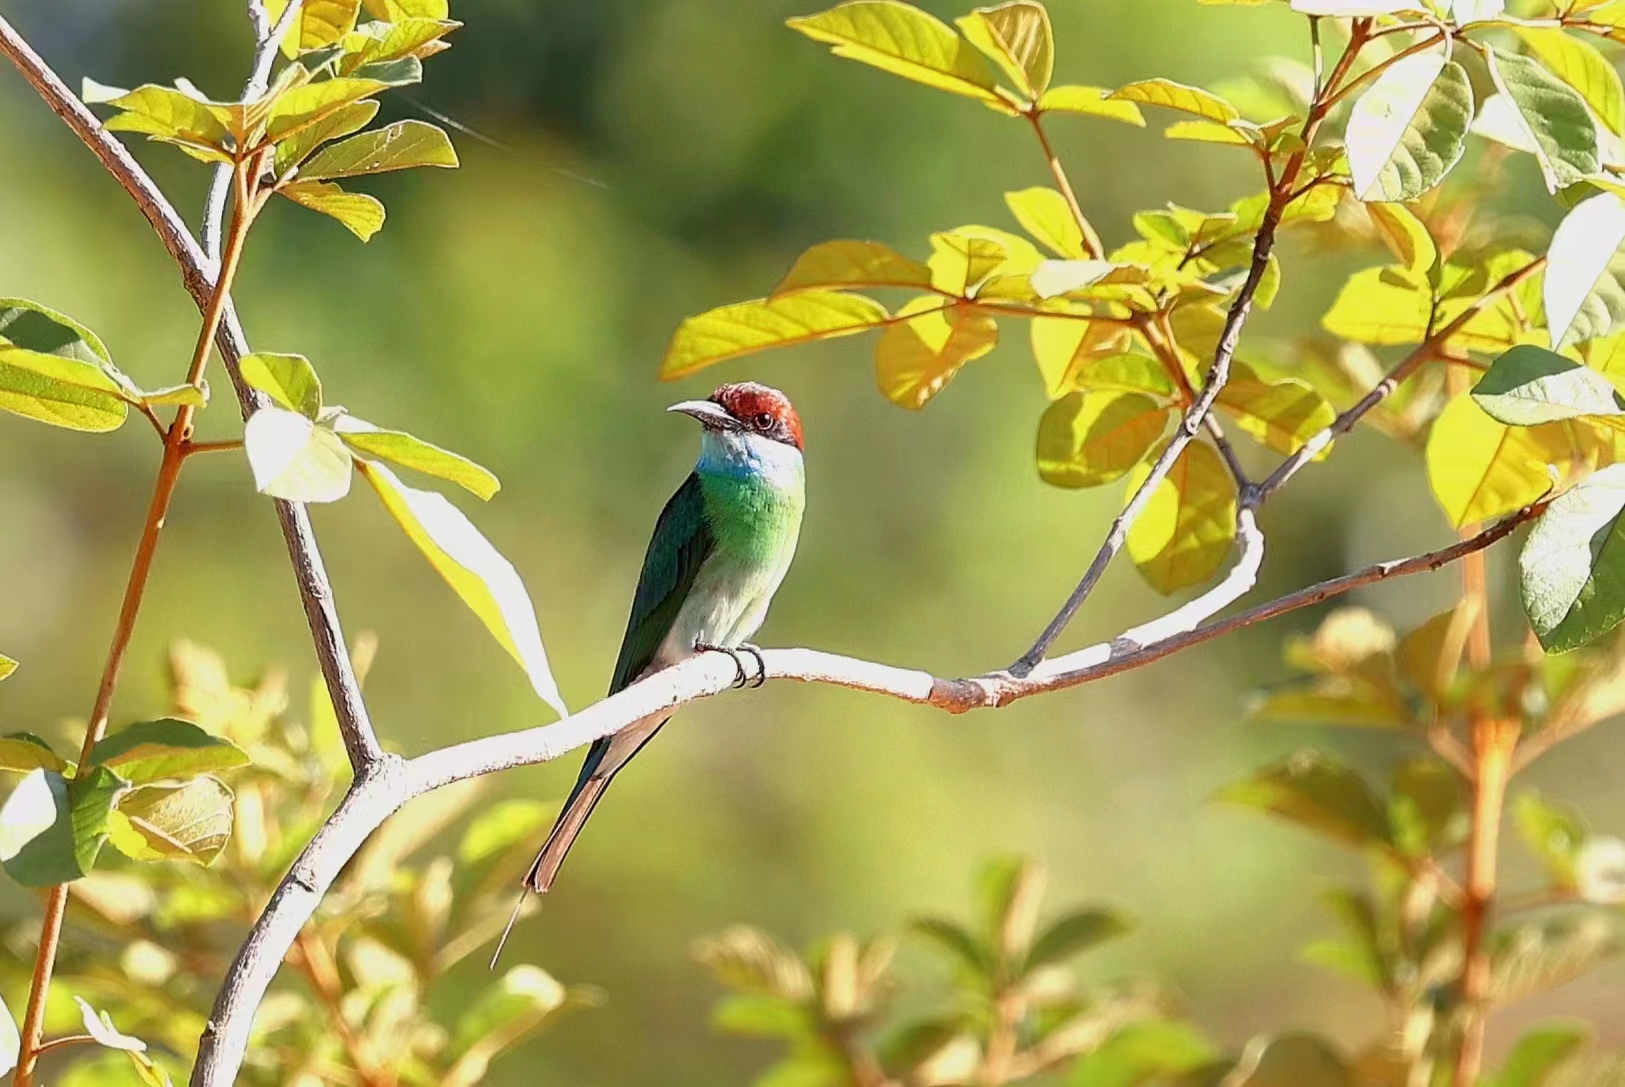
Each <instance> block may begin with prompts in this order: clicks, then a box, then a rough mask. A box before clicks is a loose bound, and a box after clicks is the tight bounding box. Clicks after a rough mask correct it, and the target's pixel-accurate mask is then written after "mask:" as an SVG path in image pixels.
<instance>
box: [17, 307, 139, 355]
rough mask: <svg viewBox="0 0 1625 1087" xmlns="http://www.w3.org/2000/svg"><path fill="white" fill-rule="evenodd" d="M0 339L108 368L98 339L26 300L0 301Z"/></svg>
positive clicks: (69, 319) (104, 351) (82, 327)
mask: <svg viewBox="0 0 1625 1087" xmlns="http://www.w3.org/2000/svg"><path fill="white" fill-rule="evenodd" d="M0 337H3V338H5V339H6V340H8V341H10V342H11V343H13V344H15V345H16V346H18V347H23V348H27V349H28V350H29V351H38V352H40V353H41V354H43V355H60V356H62V357H63V358H66V359H78V360H79V361H80V362H88V363H92V364H94V365H97V366H102V365H111V364H112V361H113V356H112V354H111V353H110V352H109V351H108V350H107V345H106V344H104V343H102V341H101V337H99V336H97V335H96V334H95V333H94V332H92V331H90V329H88V328H86V327H85V326H84V325H82V324H80V323H79V322H78V321H75V320H74V319H73V318H71V317H66V316H64V315H62V314H60V313H58V312H57V311H56V310H53V309H47V308H46V307H44V306H42V305H40V304H39V303H38V302H30V301H28V300H27V299H26V298H0Z"/></svg>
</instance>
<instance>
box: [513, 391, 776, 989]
mask: <svg viewBox="0 0 1625 1087" xmlns="http://www.w3.org/2000/svg"><path fill="white" fill-rule="evenodd" d="M666 410H667V411H672V412H678V413H680V414H683V415H688V416H691V417H692V418H694V419H696V420H698V422H699V424H700V428H701V429H700V455H699V460H698V461H696V462H695V465H694V470H693V472H691V473H690V474H689V476H688V478H687V479H685V480H684V481H683V484H682V486H680V487H678V488H677V492H676V493H675V494H673V495H672V496H671V499H670V500H669V501H668V502H667V503H666V506H665V508H664V509H662V510H661V511H660V518H659V520H657V521H656V522H655V529H654V535H653V536H652V537H651V538H650V540H649V547H648V551H647V552H646V553H645V555H644V558H643V571H642V573H641V574H640V575H639V577H638V586H637V590H636V591H635V592H634V593H633V596H632V611H631V615H630V616H629V618H628V619H627V622H626V633H625V635H624V636H623V638H622V640H621V651H620V655H619V657H617V658H616V661H615V672H614V675H613V677H612V678H611V680H610V683H609V693H610V694H615V693H616V692H617V691H620V690H622V689H624V688H626V687H628V686H630V685H631V684H633V683H635V682H637V681H638V680H640V679H642V678H643V677H645V676H647V675H650V674H651V673H654V672H658V671H660V670H661V669H662V668H669V667H671V666H672V665H674V664H676V663H677V662H679V661H682V660H687V659H688V658H690V657H692V656H695V655H697V654H700V653H706V652H721V653H727V654H728V655H729V656H731V657H733V659H734V666H735V668H736V670H737V674H736V675H735V677H734V686H736V687H743V686H744V685H745V682H746V679H747V671H746V666H745V662H744V659H743V656H742V654H747V653H748V654H750V655H752V656H754V658H755V665H756V685H757V686H760V685H761V683H763V682H765V680H766V675H767V670H766V666H765V664H764V662H763V661H762V656H761V651H760V650H759V649H758V648H757V647H756V646H755V645H753V644H751V643H750V641H749V640H748V639H749V638H750V637H751V635H753V634H755V633H756V631H757V630H758V629H760V627H761V625H762V621H763V620H764V619H765V618H766V617H767V609H768V605H769V604H771V603H772V601H773V595H774V593H776V592H777V591H778V588H779V585H780V584H781V583H782V582H783V581H784V577H785V574H786V573H788V572H789V569H790V561H791V559H792V558H793V557H794V556H795V551H796V542H797V540H798V539H799V537H800V534H801V518H802V512H803V510H804V509H805V506H806V477H805V471H804V464H803V453H804V450H805V445H804V441H803V438H802V430H801V419H800V417H799V416H798V415H797V414H796V410H795V408H794V407H793V406H792V405H791V403H790V399H789V398H788V397H787V396H785V395H784V394H783V393H782V392H780V391H779V390H777V389H774V388H771V387H769V386H767V385H762V384H758V383H756V382H752V381H746V382H737V383H734V384H728V385H723V386H721V387H720V388H718V389H717V390H716V391H715V392H714V393H712V394H711V395H710V396H709V397H707V398H706V399H704V400H685V401H683V402H682V403H679V404H673V405H671V407H669V408H667V409H666ZM671 714H672V711H670V710H661V711H660V712H659V713H656V714H652V715H650V716H648V717H645V718H642V719H640V720H637V721H634V722H632V723H631V724H630V725H627V726H625V727H624V728H622V729H620V730H619V731H618V732H615V733H614V734H612V735H610V736H606V737H604V738H603V739H600V740H598V741H596V742H594V743H593V745H592V747H591V749H590V750H589V751H588V753H587V758H586V761H585V762H584V763H583V764H582V767H581V773H580V775H579V776H578V777H577V778H576V783H575V788H574V789H572V790H571V792H570V795H569V797H568V799H566V800H565V802H564V807H563V809H562V810H561V811H560V812H559V815H558V819H557V821H556V822H555V823H554V825H553V830H552V832H551V833H550V834H549V835H548V836H547V840H546V842H545V843H544V844H543V845H542V848H541V851H540V852H538V853H537V854H536V860H535V863H533V864H532V865H531V867H530V871H529V872H527V873H526V874H525V879H524V884H523V886H522V888H521V890H520V895H519V901H518V903H516V904H515V906H514V912H513V915H512V916H511V917H510V918H509V919H508V929H507V930H506V931H504V932H503V935H502V938H501V940H499V941H498V943H497V948H496V953H495V954H494V955H492V957H491V964H492V966H493V967H494V966H495V965H496V960H497V956H499V955H501V953H502V946H503V943H505V942H506V941H507V938H508V933H509V932H511V931H512V928H513V923H514V920H515V919H516V918H517V917H518V916H519V911H520V909H521V908H522V907H523V906H524V903H525V899H526V897H527V896H528V895H530V894H531V893H536V894H545V893H547V891H548V890H549V889H550V888H551V887H552V886H553V881H554V880H555V879H556V878H557V877H558V874H559V868H560V866H561V865H563V863H564V859H565V857H566V855H568V853H569V852H570V847H571V846H572V845H573V844H574V843H575V840H576V836H577V835H579V834H580V833H581V828H582V827H583V826H584V825H585V824H586V822H587V817H588V816H590V815H591V814H592V811H593V808H594V807H596V806H597V804H598V801H599V800H600V799H601V798H602V797H603V795H604V791H605V790H606V789H608V788H609V783H610V782H611V781H613V780H614V779H615V775H617V774H619V773H620V772H621V770H622V769H623V768H625V766H626V764H627V763H628V762H630V761H631V760H632V757H633V756H634V755H636V754H637V753H638V752H639V751H642V750H643V747H644V745H645V744H647V743H648V742H649V741H650V740H651V739H653V738H654V735H655V733H657V732H659V731H660V728H661V726H662V725H664V724H665V723H666V722H667V721H668V720H670V718H671Z"/></svg>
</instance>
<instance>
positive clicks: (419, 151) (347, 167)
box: [299, 121, 457, 179]
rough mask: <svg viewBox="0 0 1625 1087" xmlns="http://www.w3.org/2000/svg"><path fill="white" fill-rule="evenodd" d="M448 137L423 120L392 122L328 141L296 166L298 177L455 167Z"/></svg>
mask: <svg viewBox="0 0 1625 1087" xmlns="http://www.w3.org/2000/svg"><path fill="white" fill-rule="evenodd" d="M456 165H457V152H456V150H454V149H453V148H452V146H451V139H450V137H448V136H447V135H446V133H445V132H444V131H443V130H442V129H439V128H436V127H435V126H434V125H431V124H427V123H425V122H423V121H396V122H395V123H394V124H391V125H385V126H384V127H383V128H375V129H373V130H372V131H370V132H363V133H362V134H361V135H359V136H351V137H350V138H349V139H347V140H341V141H340V142H338V143H330V144H328V145H327V146H326V147H324V148H322V149H321V150H320V151H318V152H316V153H315V154H314V155H312V156H311V157H310V158H309V159H308V160H306V162H305V164H304V165H303V166H301V167H299V176H300V177H301V178H307V179H308V178H335V177H359V176H361V175H363V174H381V173H386V172H388V171H390V170H407V169H411V168H412V167H415V166H456Z"/></svg>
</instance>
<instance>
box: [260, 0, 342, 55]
mask: <svg viewBox="0 0 1625 1087" xmlns="http://www.w3.org/2000/svg"><path fill="white" fill-rule="evenodd" d="M287 6H288V0H265V14H266V17H267V18H268V19H269V20H270V23H271V25H272V26H276V25H277V22H278V20H280V19H281V18H282V12H283V11H284V10H286V9H287ZM360 11H361V0H305V2H304V3H303V4H302V5H301V6H300V8H299V11H298V12H297V13H296V14H295V15H294V17H293V24H292V26H290V27H289V28H288V33H287V36H286V37H284V38H283V39H282V41H281V43H280V44H281V46H282V52H283V53H285V54H286V55H287V56H290V57H294V56H298V55H299V54H300V53H301V52H303V51H305V50H307V49H320V48H321V47H322V46H324V45H331V44H333V43H334V42H336V41H339V40H340V39H341V38H343V37H344V36H345V35H346V34H348V33H350V32H351V31H352V30H354V29H355V20H356V16H357V15H358V14H359V13H360Z"/></svg>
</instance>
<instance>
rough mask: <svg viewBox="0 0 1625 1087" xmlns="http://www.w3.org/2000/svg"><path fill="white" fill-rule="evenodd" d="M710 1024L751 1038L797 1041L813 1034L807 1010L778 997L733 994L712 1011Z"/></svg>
mask: <svg viewBox="0 0 1625 1087" xmlns="http://www.w3.org/2000/svg"><path fill="white" fill-rule="evenodd" d="M711 1025H712V1026H714V1027H716V1028H717V1029H718V1030H721V1031H725V1032H727V1033H729V1034H742V1035H745V1036H746V1037H750V1038H785V1039H797V1038H804V1037H807V1036H809V1035H810V1034H811V1033H812V1031H813V1024H812V1021H811V1018H810V1017H809V1016H808V1014H807V1012H806V1011H805V1010H804V1009H802V1008H800V1007H798V1006H797V1005H795V1004H792V1003H790V1002H789V1001H786V1000H782V999H780V998H779V997H776V996H761V995H758V994H755V993H732V994H730V995H728V996H725V997H723V998H722V999H721V1000H719V1001H717V1006H716V1007H715V1008H713V1009H712V1010H711Z"/></svg>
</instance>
